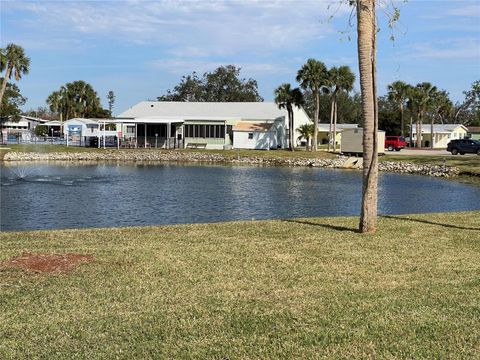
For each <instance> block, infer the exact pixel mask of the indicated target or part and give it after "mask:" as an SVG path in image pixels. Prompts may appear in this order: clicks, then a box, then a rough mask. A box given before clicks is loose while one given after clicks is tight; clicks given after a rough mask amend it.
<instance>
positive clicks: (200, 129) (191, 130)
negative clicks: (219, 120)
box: [185, 125, 225, 139]
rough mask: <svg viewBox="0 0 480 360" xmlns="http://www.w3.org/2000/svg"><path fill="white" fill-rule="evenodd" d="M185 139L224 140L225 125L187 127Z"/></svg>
mask: <svg viewBox="0 0 480 360" xmlns="http://www.w3.org/2000/svg"><path fill="white" fill-rule="evenodd" d="M185 137H190V138H212V139H223V138H224V137H225V125H185Z"/></svg>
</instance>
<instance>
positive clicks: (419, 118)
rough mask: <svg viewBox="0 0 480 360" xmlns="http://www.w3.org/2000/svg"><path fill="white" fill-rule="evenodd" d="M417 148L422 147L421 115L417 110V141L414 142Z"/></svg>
mask: <svg viewBox="0 0 480 360" xmlns="http://www.w3.org/2000/svg"><path fill="white" fill-rule="evenodd" d="M416 146H417V148H419V149H420V148H421V147H422V115H421V114H420V113H419V112H417V142H416Z"/></svg>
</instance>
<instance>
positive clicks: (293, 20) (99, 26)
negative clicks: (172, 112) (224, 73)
mask: <svg viewBox="0 0 480 360" xmlns="http://www.w3.org/2000/svg"><path fill="white" fill-rule="evenodd" d="M332 2H334V1H333V0H332V1H330V0H323V1H314V0H302V1H293V0H283V1H282V0H275V1H263V0H262V1H260V0H257V1H255V0H243V1H240V0H230V1H229V0H217V1H213V0H212V1H206V0H205V1H179V0H177V1H173V0H162V1H155V2H151V1H122V2H119V1H107V2H101V1H79V2H74V1H69V2H47V1H44V2H7V3H5V6H4V8H5V9H4V10H3V11H5V12H8V11H15V10H17V11H18V10H19V11H22V12H24V13H27V14H29V16H28V20H27V19H24V20H22V19H20V22H21V24H23V26H24V27H25V28H27V29H28V28H29V29H32V30H33V29H34V32H35V33H33V34H32V36H33V37H40V36H41V35H42V33H45V34H47V35H51V34H52V33H57V34H58V33H62V35H63V36H66V35H67V34H68V35H69V36H70V37H72V38H76V37H78V36H88V35H91V36H95V37H102V38H107V39H114V40H117V41H118V40H121V41H125V42H130V43H136V44H148V45H152V44H157V45H161V46H164V47H166V48H167V49H168V50H169V51H170V52H172V53H174V54H182V53H183V54H185V56H203V54H205V53H214V54H219V55H222V54H224V55H231V54H239V53H242V52H245V51H250V52H252V53H255V52H256V53H259V54H261V53H268V51H269V49H278V48H282V47H285V46H289V47H290V48H292V47H294V48H295V47H299V46H301V45H302V44H304V43H305V42H307V41H311V40H319V39H321V38H322V37H324V36H325V34H328V33H330V32H332V29H331V24H329V23H328V21H327V19H328V17H329V15H331V14H332V13H333V11H334V10H333V9H327V8H328V5H329V4H330V3H332ZM348 11H349V9H348V8H345V7H340V9H339V10H338V11H337V12H336V14H335V16H336V17H342V16H343V15H345V14H347V13H348Z"/></svg>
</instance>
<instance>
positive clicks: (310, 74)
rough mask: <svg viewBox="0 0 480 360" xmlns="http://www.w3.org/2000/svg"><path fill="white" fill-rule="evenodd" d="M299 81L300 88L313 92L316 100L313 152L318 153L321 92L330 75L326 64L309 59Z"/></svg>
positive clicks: (299, 74) (298, 75)
mask: <svg viewBox="0 0 480 360" xmlns="http://www.w3.org/2000/svg"><path fill="white" fill-rule="evenodd" d="M296 79H297V81H298V82H299V83H300V87H301V88H302V89H305V90H309V91H311V92H312V94H313V96H314V98H315V116H314V120H313V121H314V132H313V150H314V151H317V145H318V141H317V138H318V115H319V108H320V91H321V90H322V88H324V87H325V86H326V85H327V84H328V83H327V81H328V73H327V68H326V67H325V64H324V63H322V62H320V61H318V60H315V59H308V60H307V62H306V63H305V64H304V65H303V66H302V68H301V69H300V70H298V73H297V78H296Z"/></svg>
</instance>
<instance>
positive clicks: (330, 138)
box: [328, 95, 335, 152]
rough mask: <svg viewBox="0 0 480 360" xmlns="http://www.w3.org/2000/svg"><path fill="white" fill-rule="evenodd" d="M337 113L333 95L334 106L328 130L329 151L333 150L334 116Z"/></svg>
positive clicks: (331, 110)
mask: <svg viewBox="0 0 480 360" xmlns="http://www.w3.org/2000/svg"><path fill="white" fill-rule="evenodd" d="M334 114H335V99H334V98H333V95H332V106H331V109H330V128H329V130H328V151H329V152H330V150H332V133H333V116H334Z"/></svg>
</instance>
